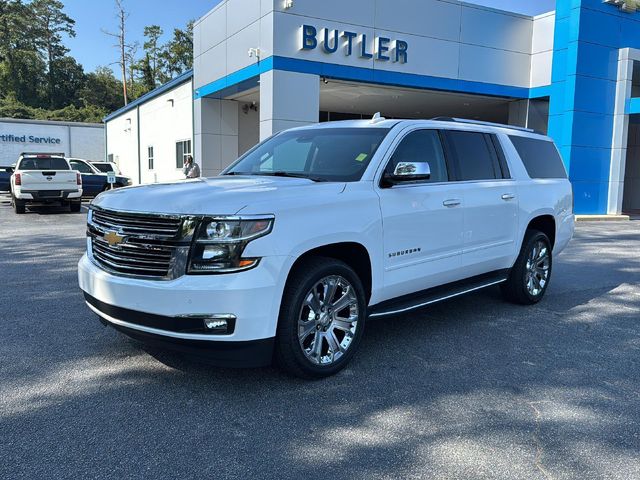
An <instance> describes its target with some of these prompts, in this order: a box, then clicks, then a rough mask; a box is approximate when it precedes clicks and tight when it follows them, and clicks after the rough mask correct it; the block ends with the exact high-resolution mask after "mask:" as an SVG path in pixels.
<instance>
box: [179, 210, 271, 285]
mask: <svg viewBox="0 0 640 480" xmlns="http://www.w3.org/2000/svg"><path fill="white" fill-rule="evenodd" d="M272 228H273V217H259V218H250V219H249V218H211V219H204V220H202V221H201V222H200V225H199V226H198V228H197V231H196V240H195V243H194V245H193V247H192V250H191V258H190V260H189V273H191V274H194V273H196V274H204V273H230V272H239V271H242V270H248V269H250V268H253V267H255V266H256V265H257V264H258V262H259V261H260V259H259V258H243V257H242V253H243V252H244V249H245V247H246V246H247V244H248V243H249V242H250V241H251V240H255V239H256V238H259V237H262V236H264V235H267V234H269V233H270V232H271V229H272Z"/></svg>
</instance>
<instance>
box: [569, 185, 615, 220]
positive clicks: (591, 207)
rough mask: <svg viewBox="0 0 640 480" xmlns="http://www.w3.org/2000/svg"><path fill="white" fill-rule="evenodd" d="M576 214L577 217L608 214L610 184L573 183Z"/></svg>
mask: <svg viewBox="0 0 640 480" xmlns="http://www.w3.org/2000/svg"><path fill="white" fill-rule="evenodd" d="M573 198H574V205H575V206H574V212H575V213H576V214H577V215H599V214H606V213H607V203H608V201H609V183H608V182H573Z"/></svg>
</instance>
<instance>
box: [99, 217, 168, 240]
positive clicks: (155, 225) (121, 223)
mask: <svg viewBox="0 0 640 480" xmlns="http://www.w3.org/2000/svg"><path fill="white" fill-rule="evenodd" d="M92 221H93V224H94V225H96V226H98V227H101V228H103V229H104V230H116V231H118V232H121V233H122V234H124V235H135V236H139V237H154V238H165V239H169V238H174V237H175V236H176V235H178V233H179V232H180V225H181V220H180V218H176V217H161V216H157V217H155V216H147V215H144V216H143V215H136V214H131V213H122V212H113V211H107V210H93V215H92Z"/></svg>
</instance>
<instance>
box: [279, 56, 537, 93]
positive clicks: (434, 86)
mask: <svg viewBox="0 0 640 480" xmlns="http://www.w3.org/2000/svg"><path fill="white" fill-rule="evenodd" d="M273 65H274V66H273V68H274V69H276V70H284V71H290V72H300V73H310V74H314V75H320V76H323V77H329V78H335V79H339V80H356V81H362V82H370V83H378V84H383V85H395V86H401V87H414V88H427V89H430V90H444V91H450V92H465V93H476V94H479V95H490V96H497V97H509V98H529V89H528V88H524V87H512V86H509V85H498V84H493V83H482V82H470V81H466V80H456V79H451V78H443V77H431V76H426V75H414V74H411V73H402V72H391V71H387V70H371V69H369V68H360V67H349V66H344V65H335V64H332V63H323V62H313V61H309V60H298V59H293V58H285V57H274V61H273Z"/></svg>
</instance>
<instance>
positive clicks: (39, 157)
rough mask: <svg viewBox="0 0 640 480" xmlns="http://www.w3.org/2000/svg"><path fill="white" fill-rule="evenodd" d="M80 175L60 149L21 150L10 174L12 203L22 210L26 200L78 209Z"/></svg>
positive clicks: (18, 210)
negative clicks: (35, 151)
mask: <svg viewBox="0 0 640 480" xmlns="http://www.w3.org/2000/svg"><path fill="white" fill-rule="evenodd" d="M81 198H82V177H81V175H80V173H78V172H76V171H74V170H73V169H72V168H71V166H70V165H69V162H68V161H67V159H66V158H64V154H63V153H21V154H20V156H19V157H18V162H17V163H16V168H15V171H14V172H13V174H12V175H11V203H12V204H13V208H14V209H15V212H16V213H18V214H21V213H25V207H26V205H27V204H28V203H40V204H42V203H44V204H51V203H58V204H60V205H62V206H65V205H67V206H69V208H70V210H71V211H72V212H79V211H80V206H81V204H80V201H81V200H80V199H81Z"/></svg>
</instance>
